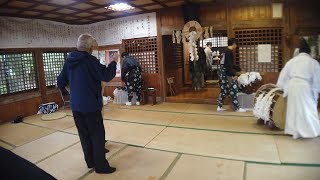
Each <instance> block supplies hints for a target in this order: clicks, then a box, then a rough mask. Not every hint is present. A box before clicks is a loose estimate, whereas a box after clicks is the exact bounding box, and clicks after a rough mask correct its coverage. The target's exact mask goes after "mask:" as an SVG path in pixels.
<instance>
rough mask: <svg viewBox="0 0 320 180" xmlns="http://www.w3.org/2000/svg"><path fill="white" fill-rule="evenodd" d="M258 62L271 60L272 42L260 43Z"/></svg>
mask: <svg viewBox="0 0 320 180" xmlns="http://www.w3.org/2000/svg"><path fill="white" fill-rule="evenodd" d="M258 62H261V63H266V62H271V44H259V45H258Z"/></svg>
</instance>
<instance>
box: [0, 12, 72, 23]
mask: <svg viewBox="0 0 320 180" xmlns="http://www.w3.org/2000/svg"><path fill="white" fill-rule="evenodd" d="M0 16H10V17H18V18H28V19H34V18H35V16H29V15H22V14H8V13H1V12H0ZM41 19H45V20H50V21H55V22H62V23H67V24H75V23H74V21H61V19H58V18H47V17H41Z"/></svg>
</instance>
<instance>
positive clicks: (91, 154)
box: [72, 110, 110, 171]
mask: <svg viewBox="0 0 320 180" xmlns="http://www.w3.org/2000/svg"><path fill="white" fill-rule="evenodd" d="M72 113H73V117H74V121H75V123H76V126H77V129H78V133H79V137H80V141H81V146H82V150H83V153H84V158H85V160H86V163H87V166H88V167H95V170H96V171H97V170H98V171H103V170H105V169H107V168H109V167H110V166H109V163H108V161H107V159H106V157H105V130H104V126H103V119H102V114H101V110H99V111H96V112H86V113H84V112H76V111H73V112H72Z"/></svg>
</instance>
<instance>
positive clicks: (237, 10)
mask: <svg viewBox="0 0 320 180" xmlns="http://www.w3.org/2000/svg"><path fill="white" fill-rule="evenodd" d="M230 8H231V14H230V17H231V19H232V20H234V21H239V20H262V19H272V9H271V0H259V1H253V0H230Z"/></svg>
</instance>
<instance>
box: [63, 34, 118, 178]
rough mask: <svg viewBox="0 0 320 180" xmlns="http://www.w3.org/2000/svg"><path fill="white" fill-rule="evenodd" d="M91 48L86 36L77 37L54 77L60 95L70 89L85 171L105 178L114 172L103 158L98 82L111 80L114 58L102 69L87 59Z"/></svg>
mask: <svg viewBox="0 0 320 180" xmlns="http://www.w3.org/2000/svg"><path fill="white" fill-rule="evenodd" d="M95 46H97V42H96V40H95V38H94V37H92V36H91V35H90V34H87V33H85V34H81V35H80V36H79V38H78V42H77V50H76V51H74V52H71V53H70V55H69V56H68V57H67V59H66V61H65V63H64V66H63V69H62V72H61V73H60V75H59V76H58V87H59V88H60V90H61V91H62V93H63V94H68V91H67V90H66V86H67V85H69V87H70V106H71V110H72V113H73V117H74V121H75V124H76V126H77V129H78V133H79V137H80V141H81V145H82V149H83V153H84V157H85V161H86V163H87V166H88V168H95V172H96V173H103V174H109V173H113V172H115V171H116V168H113V167H111V166H110V165H109V163H108V161H107V160H106V157H105V137H104V136H105V130H104V126H103V119H102V114H101V110H102V106H103V103H102V96H101V81H105V82H108V81H111V80H112V79H113V78H114V77H115V75H116V66H117V62H116V61H118V57H114V60H115V61H112V62H111V63H110V64H109V65H108V66H107V67H106V66H105V65H102V64H100V62H99V60H98V59H97V58H95V57H94V56H92V55H91V53H92V50H93V48H94V47H95ZM115 56H119V55H115Z"/></svg>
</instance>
